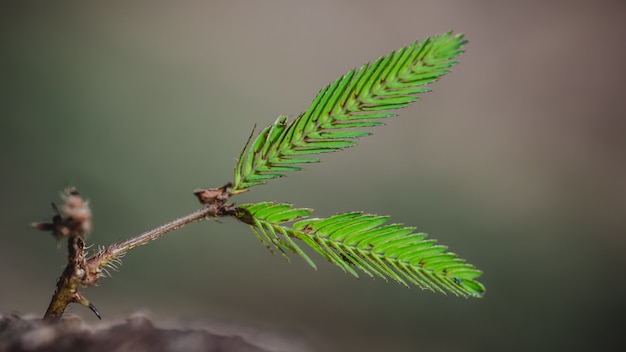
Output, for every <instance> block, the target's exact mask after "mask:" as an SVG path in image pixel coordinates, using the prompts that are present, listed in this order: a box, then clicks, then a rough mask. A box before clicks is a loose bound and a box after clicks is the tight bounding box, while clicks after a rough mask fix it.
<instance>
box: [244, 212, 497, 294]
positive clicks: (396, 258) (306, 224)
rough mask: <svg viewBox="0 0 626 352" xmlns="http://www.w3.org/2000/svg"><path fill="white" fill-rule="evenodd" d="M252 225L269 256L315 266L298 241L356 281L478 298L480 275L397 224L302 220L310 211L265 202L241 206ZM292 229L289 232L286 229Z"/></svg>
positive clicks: (362, 218)
mask: <svg viewBox="0 0 626 352" xmlns="http://www.w3.org/2000/svg"><path fill="white" fill-rule="evenodd" d="M239 208H242V209H245V210H247V211H248V212H249V214H250V216H251V217H252V218H253V219H254V225H251V227H252V229H253V231H254V232H255V234H256V235H257V237H258V238H259V240H260V241H261V242H262V243H263V244H264V245H265V246H266V247H267V248H268V249H270V250H271V251H273V250H274V249H276V250H278V251H279V252H280V253H281V254H283V256H285V258H287V259H288V256H287V254H286V251H285V250H287V251H290V252H293V253H296V254H298V255H300V256H301V257H303V258H304V259H305V260H306V261H307V262H308V263H309V264H310V265H311V266H312V267H313V268H316V267H315V264H314V263H313V261H312V260H311V259H310V258H309V256H308V255H307V254H306V253H305V252H304V251H303V250H302V248H300V247H299V246H298V245H297V244H296V242H295V241H293V239H299V240H301V241H302V242H304V243H306V244H307V245H308V246H309V247H311V248H313V249H314V250H315V251H316V252H317V253H319V254H320V255H322V256H323V257H324V258H326V259H327V260H328V261H330V262H331V263H333V264H335V265H337V266H339V267H340V268H341V269H343V270H344V271H347V272H349V273H351V274H352V275H354V276H356V277H358V276H359V274H358V272H357V270H360V271H362V272H364V273H365V274H367V275H368V276H371V277H375V276H378V277H381V278H384V279H385V280H387V279H392V280H394V281H397V282H398V283H401V284H403V285H406V286H408V284H409V283H411V284H413V285H416V286H418V287H420V288H422V289H430V290H432V291H437V292H441V293H446V292H451V293H453V294H455V295H458V296H463V297H480V296H482V294H483V293H484V292H485V288H484V286H483V285H482V284H481V283H480V282H478V281H476V279H477V278H478V277H480V275H481V274H482V272H481V271H480V270H477V269H476V268H475V267H474V266H473V265H470V264H467V263H465V260H463V259H460V258H458V257H457V256H456V254H454V253H450V252H446V250H447V247H445V246H442V245H437V244H436V241H434V240H430V239H426V234H425V233H415V232H414V229H413V228H410V227H404V226H402V225H401V224H385V223H386V222H387V219H388V217H385V216H378V215H373V214H363V213H360V212H350V213H343V214H338V215H334V216H331V217H329V218H326V219H316V218H307V217H308V215H309V214H310V213H311V209H299V208H293V206H292V205H290V204H285V203H272V202H264V203H257V204H244V205H242V206H240V207H239ZM289 223H291V224H292V225H291V227H290V226H289V225H288V224H289Z"/></svg>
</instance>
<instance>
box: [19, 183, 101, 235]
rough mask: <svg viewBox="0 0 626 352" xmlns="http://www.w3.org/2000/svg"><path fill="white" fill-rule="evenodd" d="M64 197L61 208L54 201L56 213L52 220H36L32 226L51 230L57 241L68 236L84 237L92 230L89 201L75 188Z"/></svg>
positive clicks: (53, 205)
mask: <svg viewBox="0 0 626 352" xmlns="http://www.w3.org/2000/svg"><path fill="white" fill-rule="evenodd" d="M62 197H63V200H64V201H65V203H63V205H61V207H60V209H59V208H58V207H57V206H56V204H54V203H52V209H53V210H54V212H55V213H56V214H55V215H54V217H52V222H34V223H32V224H31V226H32V227H33V228H35V229H37V230H41V231H51V232H52V236H54V238H56V240H57V241H60V240H62V239H63V238H66V237H73V236H81V237H84V236H85V235H86V234H87V233H89V231H91V209H90V208H89V203H88V202H87V201H86V200H84V199H83V198H82V197H81V195H80V194H79V193H78V191H76V189H74V188H70V189H67V190H66V191H65V195H63V196H62Z"/></svg>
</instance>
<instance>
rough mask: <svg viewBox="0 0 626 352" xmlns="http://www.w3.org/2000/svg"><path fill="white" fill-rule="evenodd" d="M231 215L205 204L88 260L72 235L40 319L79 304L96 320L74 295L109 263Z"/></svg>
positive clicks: (54, 316) (229, 209) (86, 303)
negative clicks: (161, 239) (165, 237)
mask: <svg viewBox="0 0 626 352" xmlns="http://www.w3.org/2000/svg"><path fill="white" fill-rule="evenodd" d="M233 212H234V208H233V207H232V206H229V205H225V204H223V203H221V202H214V203H211V204H206V205H205V206H204V207H202V208H201V209H198V210H196V211H194V212H193V213H191V214H188V215H185V216H183V217H180V218H178V219H176V220H173V221H171V222H168V223H166V224H163V225H161V226H159V227H157V228H154V229H152V230H150V231H147V232H144V233H142V234H141V235H139V236H136V237H132V238H129V239H128V240H126V241H123V242H120V243H116V244H113V245H111V246H110V247H109V248H107V249H105V250H103V251H100V252H99V253H98V254H96V255H94V256H93V257H91V258H89V259H88V260H85V259H84V257H85V253H84V241H83V239H82V237H80V236H76V237H73V238H70V239H69V242H68V247H69V258H68V265H67V267H66V268H65V270H64V271H63V273H62V274H61V276H60V277H59V280H58V281H57V289H56V291H55V293H54V296H53V297H52V301H51V302H50V305H49V306H48V310H47V311H46V313H45V315H44V317H43V318H44V319H58V318H60V317H61V316H62V315H63V312H64V311H65V309H66V308H67V306H68V305H69V304H70V303H72V302H75V303H80V304H82V305H84V306H86V307H88V308H90V309H91V310H92V311H93V312H94V313H95V314H96V315H97V316H98V317H100V314H99V312H98V310H97V309H96V308H95V306H94V305H93V304H91V303H90V302H89V301H88V300H87V299H86V298H85V297H84V296H83V295H82V294H80V293H79V292H78V287H80V286H82V287H89V286H93V285H95V284H96V283H97V282H98V280H99V278H100V275H101V273H102V269H103V267H104V266H106V265H107V264H109V263H110V262H111V261H115V260H118V258H119V257H120V256H123V255H124V254H125V253H126V252H128V251H129V250H131V249H133V248H135V247H138V246H141V245H144V244H146V243H148V242H150V241H153V240H155V239H157V238H159V237H161V236H163V235H165V234H166V233H168V232H170V231H173V230H176V229H179V228H181V227H183V226H185V225H187V224H190V223H192V222H196V221H201V220H205V219H207V218H209V217H218V216H227V215H232V214H233Z"/></svg>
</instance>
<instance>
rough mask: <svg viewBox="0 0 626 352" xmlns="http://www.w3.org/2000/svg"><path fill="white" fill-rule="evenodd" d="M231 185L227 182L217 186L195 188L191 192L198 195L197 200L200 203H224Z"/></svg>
mask: <svg viewBox="0 0 626 352" xmlns="http://www.w3.org/2000/svg"><path fill="white" fill-rule="evenodd" d="M231 187H232V184H230V183H227V184H225V185H223V186H222V187H219V188H207V189H200V188H199V189H196V190H194V191H193V194H195V195H196V197H198V200H199V201H200V203H202V204H214V203H220V204H224V203H225V202H226V201H227V200H228V197H229V196H230V194H229V191H230V188H231Z"/></svg>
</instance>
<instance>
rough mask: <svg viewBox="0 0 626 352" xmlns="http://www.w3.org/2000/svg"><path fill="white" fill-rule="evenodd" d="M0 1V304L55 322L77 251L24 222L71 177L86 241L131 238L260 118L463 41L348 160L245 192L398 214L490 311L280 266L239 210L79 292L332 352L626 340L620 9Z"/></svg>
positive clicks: (624, 29) (227, 156)
mask: <svg viewBox="0 0 626 352" xmlns="http://www.w3.org/2000/svg"><path fill="white" fill-rule="evenodd" d="M0 6H1V7H0V29H1V30H0V38H1V44H0V45H1V46H0V50H1V51H0V92H1V94H0V100H1V101H0V119H1V120H0V168H1V172H0V229H1V230H0V282H1V284H0V312H3V313H11V312H17V313H35V314H43V313H44V311H45V309H46V307H47V305H48V303H49V300H50V297H51V295H52V293H53V291H54V287H55V282H56V279H57V277H58V275H59V274H60V273H61V271H62V269H63V267H64V265H65V257H66V250H65V248H64V246H61V247H60V248H58V249H57V247H56V246H55V242H54V240H53V238H52V237H51V236H49V235H47V234H44V233H40V232H36V231H34V230H32V229H30V228H29V227H28V224H29V223H30V222H31V221H44V220H48V219H49V218H50V217H51V216H52V210H51V208H50V202H51V201H55V202H59V201H60V200H59V197H58V195H59V191H60V190H62V189H63V188H64V187H65V186H67V185H75V186H77V187H78V189H79V190H80V191H81V193H82V194H84V195H85V196H86V197H87V198H89V199H90V201H91V204H92V208H93V212H94V216H95V217H94V231H93V232H92V234H91V235H90V237H89V238H88V242H89V243H93V244H96V245H109V244H111V243H113V242H115V241H119V240H122V239H125V238H127V237H130V236H133V235H137V234H139V233H141V232H143V231H146V230H148V229H151V228H153V227H155V226H157V225H160V224H162V223H164V222H166V221H169V220H171V219H174V218H176V217H179V216H182V215H184V214H187V213H189V212H191V211H193V210H195V209H196V208H197V207H198V204H197V201H196V199H195V197H194V196H193V194H192V191H193V190H194V189H195V188H198V187H217V186H221V185H222V184H224V183H225V182H228V181H230V180H231V179H232V172H233V167H234V164H235V160H236V158H237V157H238V155H239V152H240V150H241V148H242V147H243V145H244V143H245V141H246V138H247V137H248V135H249V133H250V131H251V130H252V127H253V126H254V124H257V125H258V126H259V127H262V126H265V125H267V124H270V123H272V122H273V121H274V119H275V118H276V117H277V116H278V115H280V114H287V115H290V116H291V117H292V118H293V117H296V116H298V114H299V113H300V112H302V111H304V110H305V109H306V108H307V106H308V104H309V103H310V102H311V100H312V99H313V97H314V96H315V94H316V93H317V92H318V91H319V90H320V89H321V88H322V87H323V86H324V85H325V84H327V83H329V82H331V81H333V80H335V79H336V78H337V77H339V76H340V75H341V74H343V73H345V72H347V71H348V70H349V69H351V68H352V67H355V66H360V65H362V64H363V63H364V62H366V61H372V60H375V59H376V58H377V57H379V56H382V55H386V54H387V53H389V52H390V51H391V50H394V49H398V48H400V47H402V46H404V45H407V44H409V43H411V42H413V41H415V40H418V39H420V40H421V39H424V38H426V37H428V36H431V35H433V34H437V33H443V32H446V31H448V30H454V31H456V32H462V33H465V34H466V36H467V39H468V40H469V45H468V46H467V49H466V53H465V54H463V55H462V56H461V57H460V61H461V63H460V64H459V65H458V66H456V67H455V68H454V69H453V73H452V74H451V75H449V76H446V77H444V78H443V79H442V80H441V81H440V82H437V83H435V84H434V85H433V90H434V92H433V93H429V94H426V95H424V96H423V97H422V98H423V100H421V101H420V102H419V103H417V104H414V105H412V106H411V107H409V108H406V109H404V110H402V111H400V116H399V117H397V118H394V119H391V120H389V121H387V125H386V126H384V127H380V128H377V129H375V130H373V132H374V135H373V136H372V137H368V138H363V139H361V140H360V143H359V146H358V147H357V148H352V149H350V150H346V151H344V152H341V153H336V154H332V155H325V156H324V158H323V162H322V163H321V164H319V165H311V166H310V167H307V169H306V171H305V172H299V173H292V174H290V175H289V176H288V177H287V178H284V179H281V180H275V181H272V182H270V183H269V184H267V185H265V186H260V187H255V188H254V189H253V190H252V191H251V192H249V193H246V194H244V195H241V196H238V197H237V198H235V200H236V201H237V202H239V203H245V202H255V201H265V200H275V201H286V202H292V203H294V204H295V205H296V206H299V207H311V208H314V209H316V212H315V215H316V216H320V217H323V216H329V215H332V214H335V213H337V212H344V211H352V210H361V211H365V212H371V213H376V214H381V215H391V216H392V217H391V221H393V222H401V223H405V224H407V225H408V226H418V228H419V230H421V231H425V232H428V233H429V234H430V236H431V237H432V238H435V239H438V240H439V242H440V243H442V244H446V245H448V246H449V247H450V250H451V251H453V252H455V253H458V254H459V255H460V256H461V257H463V258H466V259H467V260H468V261H469V262H470V263H472V264H475V265H476V266H477V267H478V268H480V269H481V270H483V271H484V272H485V274H484V276H483V277H482V280H481V281H482V282H483V283H484V284H485V285H486V286H487V293H486V295H485V297H484V298H482V299H469V300H465V299H462V298H456V297H454V296H442V295H437V294H433V293H431V292H428V291H420V290H419V289H417V288H411V289H406V288H405V287H402V286H399V285H396V284H394V283H385V282H384V281H383V280H380V279H377V280H371V279H369V278H365V277H364V278H362V279H360V280H356V279H354V278H353V277H351V276H349V275H347V274H344V273H342V272H341V270H339V269H338V268H335V267H332V266H331V265H329V264H326V263H324V260H322V259H321V258H319V257H317V256H313V257H312V258H314V259H316V262H317V264H318V267H319V268H318V271H314V270H312V269H311V268H310V267H308V266H307V264H306V263H305V262H304V261H302V260H301V259H299V258H295V257H294V258H293V261H292V262H291V264H287V263H286V262H285V261H284V260H283V259H282V258H281V257H280V256H272V255H271V254H269V253H268V252H267V251H266V250H265V249H264V247H263V246H262V245H261V244H260V243H258V241H257V240H256V238H255V237H254V236H253V234H252V232H251V231H250V230H249V229H248V228H247V227H246V226H245V225H243V224H241V223H237V222H235V221H232V220H230V219H225V220H222V221H219V222H214V221H205V222H202V223H197V224H192V225H190V226H188V227H186V228H184V229H183V230H180V231H177V232H174V233H170V234H168V235H166V236H165V237H163V238H162V239H159V240H158V241H156V242H153V243H151V244H150V245H147V246H144V247H140V248H138V249H135V250H133V251H131V252H130V253H129V254H128V255H127V256H126V257H125V258H124V264H123V266H122V268H121V270H120V271H119V272H115V273H113V278H112V279H111V278H106V279H103V280H102V281H101V282H100V286H98V287H94V288H89V289H86V290H85V291H84V293H85V294H86V296H87V297H88V298H89V299H91V301H92V302H94V303H95V304H96V306H97V307H98V308H99V309H100V311H101V313H102V314H103V317H104V319H113V318H117V317H124V316H126V315H128V314H131V313H132V312H135V311H137V310H140V309H146V310H149V311H151V312H152V313H153V314H154V315H155V316H156V317H158V318H161V319H213V320H217V321H222V322H231V323H233V324H241V325H245V326H253V327H255V328H258V329H259V331H266V332H267V333H268V334H274V333H275V334H281V335H287V336H291V337H292V338H293V339H295V340H299V341H302V343H303V344H304V345H306V346H309V348H310V349H311V350H320V351H348V350H350V351H357V350H358V351H380V350H386V351H416V350H419V351H479V350H486V349H490V350H509V351H527V350H534V351H540V350H550V351H552V350H569V351H574V350H579V351H586V350H591V349H593V350H605V351H607V350H620V349H621V348H623V347H624V340H623V338H622V337H621V333H622V332H623V329H624V326H625V325H626V324H624V315H625V314H626V303H624V297H625V294H626V283H624V282H623V281H622V279H623V272H622V270H620V269H623V268H624V267H625V265H626V258H625V257H624V249H625V244H626V220H625V219H626V159H625V155H626V138H625V137H626V119H625V114H624V111H626V96H625V93H624V92H625V88H624V84H625V83H626V70H625V69H624V62H626V48H625V46H624V38H625V35H626V24H625V22H624V18H626V11H625V6H624V4H623V2H621V1H595V2H589V1H552V2H543V1H525V2H494V1H472V2H460V1H457V2H451V1H408V0H405V1H402V0H392V1H384V2H383V1H354V0H353V1H347V0H346V1H316V2H312V1H264V2H243V1H213V2H204V3H197V2H143V3H136V2H135V3H133V4H127V3H125V2H120V4H117V5H116V4H112V3H107V4H105V3H89V4H85V3H82V2H76V3H62V2H37V3H34V2H15V3H13V4H9V3H7V2H3V4H2V5H0ZM70 313H72V314H77V315H80V316H83V317H84V318H85V319H86V320H88V321H95V320H96V318H95V317H94V316H93V315H92V314H91V312H89V311H88V310H87V309H85V308H83V307H80V306H72V309H71V310H70ZM620 345H621V348H620V347H619V346H620Z"/></svg>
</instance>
